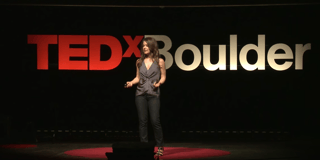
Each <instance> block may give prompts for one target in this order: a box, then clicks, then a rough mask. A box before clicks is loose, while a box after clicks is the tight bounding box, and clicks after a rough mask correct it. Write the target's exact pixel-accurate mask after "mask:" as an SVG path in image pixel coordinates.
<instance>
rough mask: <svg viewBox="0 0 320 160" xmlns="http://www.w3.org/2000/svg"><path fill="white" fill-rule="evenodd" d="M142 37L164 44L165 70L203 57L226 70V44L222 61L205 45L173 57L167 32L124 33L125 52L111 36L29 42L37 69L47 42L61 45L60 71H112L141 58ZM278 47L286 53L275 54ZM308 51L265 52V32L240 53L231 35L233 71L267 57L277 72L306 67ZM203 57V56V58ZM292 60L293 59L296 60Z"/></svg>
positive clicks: (300, 47) (303, 47)
mask: <svg viewBox="0 0 320 160" xmlns="http://www.w3.org/2000/svg"><path fill="white" fill-rule="evenodd" d="M143 37H153V38H155V39H156V40H157V41H162V42H163V43H164V47H163V48H159V52H160V54H161V55H163V56H164V57H165V65H166V69H169V68H170V67H171V66H172V64H173V63H174V61H175V63H176V65H177V66H178V67H179V68H180V69H181V70H184V71H192V70H194V69H196V68H197V67H198V66H199V65H200V63H201V59H203V61H202V63H203V66H204V67H205V68H206V69H207V70H208V71H215V70H226V54H227V53H226V45H225V44H220V45H219V60H218V62H217V63H216V64H212V63H211V62H210V54H211V51H210V45H209V44H204V45H203V46H202V48H200V49H202V54H201V51H200V49H199V48H198V47H197V46H195V45H193V44H182V45H180V46H179V47H178V48H177V50H176V51H175V54H174V58H173V56H172V54H171V53H170V52H171V51H169V50H170V48H171V47H172V41H171V39H170V38H169V37H168V36H166V35H144V36H142V35H137V36H135V37H134V38H133V39H132V38H131V36H128V35H124V36H123V38H124V39H125V41H126V42H127V43H128V45H129V47H128V49H127V50H126V51H125V52H124V53H123V51H122V45H121V43H120V41H119V40H118V39H117V38H115V37H114V36H111V35H28V44H37V69H38V70H48V66H49V65H48V45H49V44H58V52H59V53H58V57H59V58H58V68H59V70H112V69H114V68H116V67H117V66H119V65H120V62H121V60H122V58H123V57H124V58H128V57H131V55H132V54H134V55H135V56H136V57H140V51H139V48H138V45H139V43H140V42H141V40H142V39H143ZM72 44H80V45H89V48H70V45H72ZM101 45H107V46H109V47H110V49H111V57H110V58H109V59H108V60H105V61H101V60H100V50H101ZM186 50H190V51H192V53H193V56H194V59H193V62H192V63H191V64H190V65H186V64H185V63H184V62H183V61H182V56H183V52H184V51H186ZM249 50H255V51H256V52H257V55H258V58H257V61H256V63H255V64H249V63H248V60H247V54H248V52H249ZM278 50H282V51H284V53H276V52H277V51H278ZM307 50H311V43H307V44H296V45H295V54H294V55H295V56H294V55H293V51H292V49H291V48H290V47H289V46H288V45H287V44H284V43H277V44H274V45H272V46H271V47H270V48H269V49H268V50H267V53H265V51H266V48H265V35H258V44H257V45H256V44H246V45H244V46H243V47H242V48H241V49H240V52H239V54H238V52H237V51H238V48H237V35H230V65H229V66H230V70H237V69H238V68H237V62H238V60H237V59H238V57H239V62H240V64H241V66H242V67H243V68H244V69H245V70H248V71H253V70H265V62H266V61H265V58H267V62H268V64H269V66H270V67H271V68H273V69H274V70H277V71H283V70H287V69H289V68H290V67H291V66H292V64H293V63H294V64H295V69H296V70H302V69H303V55H304V53H305V52H306V51H307ZM70 57H88V58H89V63H88V61H86V60H70ZM202 57H203V58H202ZM294 57H295V60H294V62H293V61H290V59H294ZM276 59H286V61H285V62H284V63H283V64H277V63H276V61H275V60H276Z"/></svg>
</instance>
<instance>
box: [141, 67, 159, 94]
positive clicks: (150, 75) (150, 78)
mask: <svg viewBox="0 0 320 160" xmlns="http://www.w3.org/2000/svg"><path fill="white" fill-rule="evenodd" d="M139 72H140V81H139V83H138V86H137V90H136V96H140V95H143V94H149V95H154V96H157V97H158V96H159V95H160V88H159V87H158V88H155V87H154V86H153V84H154V82H157V81H159V79H160V77H161V72H160V68H159V67H158V64H157V62H156V61H154V62H153V63H152V64H151V66H150V68H149V70H147V67H146V65H145V64H144V62H142V64H141V67H140V68H139Z"/></svg>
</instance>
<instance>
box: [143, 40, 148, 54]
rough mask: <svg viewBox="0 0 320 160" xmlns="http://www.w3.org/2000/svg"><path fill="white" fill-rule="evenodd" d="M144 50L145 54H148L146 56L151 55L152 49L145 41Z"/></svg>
mask: <svg viewBox="0 0 320 160" xmlns="http://www.w3.org/2000/svg"><path fill="white" fill-rule="evenodd" d="M142 50H143V53H144V54H146V55H148V54H150V49H149V47H148V43H147V42H146V41H143V46H142Z"/></svg>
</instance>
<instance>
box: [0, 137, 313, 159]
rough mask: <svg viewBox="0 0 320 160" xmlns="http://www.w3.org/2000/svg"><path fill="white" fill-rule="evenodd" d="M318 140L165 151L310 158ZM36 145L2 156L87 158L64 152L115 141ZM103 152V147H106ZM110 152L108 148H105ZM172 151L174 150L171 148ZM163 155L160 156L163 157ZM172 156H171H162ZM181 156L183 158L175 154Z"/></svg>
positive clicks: (5, 151)
mask: <svg viewBox="0 0 320 160" xmlns="http://www.w3.org/2000/svg"><path fill="white" fill-rule="evenodd" d="M318 144H319V141H314V140H310V141H274V142H249V141H248V142H232V141H225V142H223V141H221V142H179V143H173V142H172V143H166V144H165V147H166V148H167V149H166V150H165V153H170V152H169V151H170V149H169V148H171V149H174V148H176V149H177V148H196V149H212V150H220V151H225V153H227V152H230V154H226V155H223V156H216V157H206V158H205V157H189V158H191V159H206V160H227V159H228V160H235V159H241V160H249V159H251V160H252V159H255V160H260V159H261V160H262V159H263V160H267V159H277V160H289V159H294V160H296V159H310V158H313V157H318V155H317V153H318V150H319V147H318V146H319V145H318ZM36 145H37V147H34V148H19V149H17V148H15V149H10V148H1V149H0V155H1V159H2V160H5V159H10V160H18V159H39V160H40V159H42V160H43V159H52V160H53V159H65V160H67V159H88V158H85V157H75V156H70V155H67V154H65V152H68V151H72V150H78V149H95V148H111V147H112V143H90V142H73V143H70V142H68V143H66V142H59V143H52V142H47V143H44V142H43V143H37V144H36ZM103 152H104V151H103ZM106 152H107V151H106ZM172 153H173V152H172ZM89 159H97V160H98V159H99V160H101V159H107V158H106V157H105V158H98V157H96V158H93V157H92V158H89ZM160 159H161V158H160ZM162 159H170V158H164V157H163V158H162ZM176 159H181V158H176Z"/></svg>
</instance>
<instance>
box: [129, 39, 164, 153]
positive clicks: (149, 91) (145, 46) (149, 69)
mask: <svg viewBox="0 0 320 160" xmlns="http://www.w3.org/2000/svg"><path fill="white" fill-rule="evenodd" d="M142 42H143V43H142V45H141V47H140V52H141V57H140V58H139V59H138V60H137V62H136V69H137V72H136V77H135V78H134V79H133V80H132V81H130V82H127V83H126V88H130V87H132V86H133V85H135V84H138V86H137V90H136V98H135V102H136V107H137V110H138V117H139V133H140V141H141V142H148V128H147V127H148V111H149V113H150V118H151V124H152V127H153V131H154V136H155V139H156V146H157V147H158V152H157V153H156V156H162V155H163V151H164V148H163V133H162V127H161V124H160V86H161V85H162V84H163V83H164V82H165V81H166V67H165V63H164V60H163V59H162V58H159V51H158V44H157V41H156V40H155V39H154V38H151V37H146V38H144V39H143V40H142Z"/></svg>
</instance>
